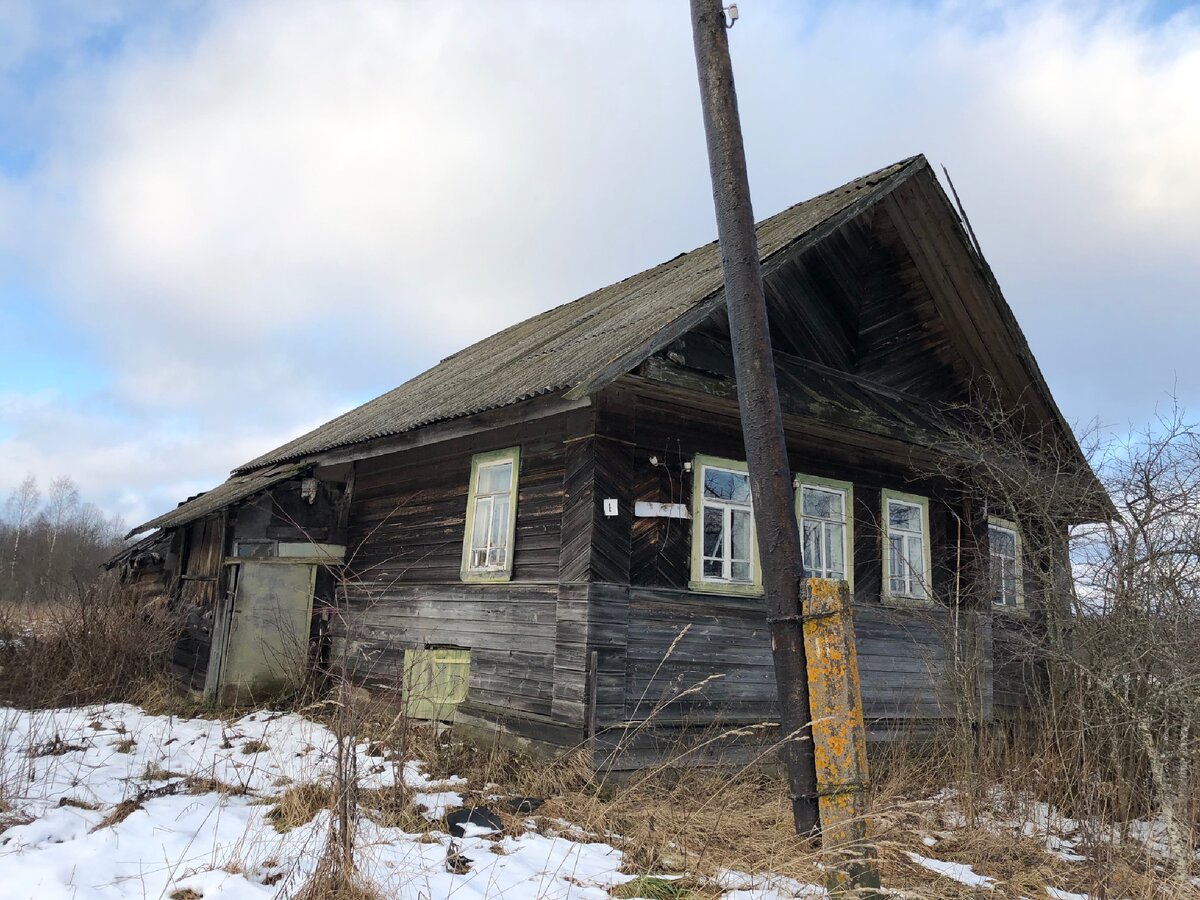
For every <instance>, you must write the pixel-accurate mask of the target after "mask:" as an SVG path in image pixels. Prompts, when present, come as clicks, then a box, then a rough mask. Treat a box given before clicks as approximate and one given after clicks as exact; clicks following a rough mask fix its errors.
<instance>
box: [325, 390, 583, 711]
mask: <svg viewBox="0 0 1200 900" xmlns="http://www.w3.org/2000/svg"><path fill="white" fill-rule="evenodd" d="M590 423H591V412H590V410H587V409H581V410H577V411H575V412H569V413H566V414H563V415H559V416H553V417H548V418H544V419H537V420H534V421H531V422H527V423H525V424H521V425H514V426H509V427H505V428H501V429H496V430H493V431H490V432H485V433H483V434H479V435H474V436H470V437H464V438H460V439H455V440H451V441H446V442H444V443H439V444H436V445H431V446H428V447H420V448H415V449H412V450H408V451H404V452H402V453H396V454H390V455H386V456H380V457H376V458H373V459H367V460H361V461H359V462H358V463H357V464H356V468H355V475H354V487H353V493H352V497H351V501H350V509H349V525H348V547H347V561H348V562H347V566H346V577H345V581H344V584H343V586H342V591H343V595H344V610H343V612H342V614H341V615H339V616H338V621H336V622H334V623H333V624H332V626H331V633H332V634H333V635H334V638H335V641H334V646H333V650H332V659H331V662H332V663H333V664H334V665H339V664H344V665H345V666H346V667H347V668H348V669H349V670H350V671H351V672H353V673H354V674H355V675H356V676H357V678H358V679H359V680H361V681H362V682H363V683H364V684H365V685H368V686H371V687H374V688H376V689H379V690H399V688H400V686H401V683H402V679H403V659H404V651H405V650H406V649H408V648H418V647H424V646H452V647H462V648H465V649H468V650H470V651H471V666H470V684H469V688H468V697H467V703H466V704H465V706H464V709H465V710H467V711H475V712H483V713H488V712H491V713H495V714H499V713H505V714H506V715H507V716H510V717H511V716H516V717H521V718H525V719H527V720H533V721H538V720H542V721H547V722H548V721H549V720H550V717H551V715H552V704H553V701H554V684H555V643H556V638H557V636H558V631H559V622H558V618H559V610H560V608H563V609H566V608H567V605H566V604H562V605H561V606H560V604H561V601H560V598H559V566H560V553H561V550H562V546H563V544H562V540H561V535H562V527H563V516H564V503H563V497H564V476H565V474H566V471H567V461H568V446H569V445H568V444H567V443H566V440H567V438H568V436H573V435H576V434H580V433H584V434H586V433H587V432H588V431H589V430H590V427H591V425H590ZM513 446H519V447H520V448H521V464H520V471H519V475H518V482H517V488H518V500H517V519H516V537H515V545H514V548H513V577H512V580H511V581H509V582H502V583H497V584H464V583H462V580H461V577H460V565H461V559H462V544H463V538H464V533H465V524H466V504H467V491H468V485H469V480H470V473H471V457H472V456H473V455H474V454H477V453H483V452H487V451H490V450H498V449H503V448H506V447H513ZM580 614H581V615H582V614H583V613H582V612H581V613H580Z"/></svg>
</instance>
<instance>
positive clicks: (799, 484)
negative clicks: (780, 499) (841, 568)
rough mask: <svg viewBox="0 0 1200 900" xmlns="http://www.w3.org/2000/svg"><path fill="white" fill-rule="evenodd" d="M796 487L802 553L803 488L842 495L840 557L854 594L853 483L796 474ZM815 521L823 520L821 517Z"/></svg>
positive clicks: (797, 522) (797, 518)
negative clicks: (842, 515)
mask: <svg viewBox="0 0 1200 900" xmlns="http://www.w3.org/2000/svg"><path fill="white" fill-rule="evenodd" d="M793 484H794V486H795V488H796V494H795V505H796V525H797V527H798V528H799V530H800V552H801V556H802V557H803V553H804V519H805V516H804V512H803V509H804V507H803V492H804V488H806V487H811V488H818V489H821V490H827V491H837V492H839V493H841V495H842V511H843V512H844V513H845V527H844V528H843V529H842V539H843V541H844V542H845V545H844V546H843V547H842V559H843V560H844V561H845V564H846V582H847V583H848V584H849V585H850V594H851V596H853V594H854V485H853V484H851V483H850V482H849V481H837V480H836V479H833V478H820V477H818V476H816V475H797V476H796V477H795V479H794V481H793ZM817 521H825V520H823V519H821V520H817Z"/></svg>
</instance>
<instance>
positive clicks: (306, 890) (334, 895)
mask: <svg viewBox="0 0 1200 900" xmlns="http://www.w3.org/2000/svg"><path fill="white" fill-rule="evenodd" d="M381 898H382V895H381V894H380V893H379V891H378V890H377V889H376V888H375V887H374V886H373V885H372V884H371V883H370V882H368V881H367V880H366V879H365V878H363V877H362V876H361V875H359V874H358V873H357V872H351V873H345V874H343V873H342V872H340V871H337V870H330V869H326V868H318V869H317V871H316V873H315V874H314V875H313V877H312V878H310V879H309V880H308V882H307V883H306V884H305V885H304V886H303V887H302V888H300V890H299V891H297V892H296V894H295V895H294V900H381Z"/></svg>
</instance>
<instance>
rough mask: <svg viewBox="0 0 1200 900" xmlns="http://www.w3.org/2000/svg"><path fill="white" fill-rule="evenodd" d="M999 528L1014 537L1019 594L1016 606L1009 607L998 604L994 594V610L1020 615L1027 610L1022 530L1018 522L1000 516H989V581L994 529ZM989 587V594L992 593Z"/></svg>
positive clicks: (1017, 589) (1016, 578) (1014, 572)
mask: <svg viewBox="0 0 1200 900" xmlns="http://www.w3.org/2000/svg"><path fill="white" fill-rule="evenodd" d="M993 528H998V529H1000V530H1001V531H1008V532H1011V533H1012V536H1013V552H1014V553H1015V554H1016V558H1015V559H1014V560H1013V563H1014V565H1013V574H1014V577H1015V581H1016V585H1015V590H1016V593H1017V596H1016V598H1015V599H1016V604H1015V605H1009V604H1007V603H998V602H996V597H995V594H994V592H993V593H992V598H991V600H992V609H994V610H995V611H997V612H1008V613H1020V612H1024V610H1025V565H1024V561H1023V560H1022V555H1023V548H1022V545H1021V529H1020V528H1018V527H1017V523H1016V522H1010V521H1009V520H1008V519H1002V518H1000V517H999V516H988V579H989V581H990V580H991V576H992V529H993ZM992 590H993V589H992V588H991V587H990V586H989V592H992Z"/></svg>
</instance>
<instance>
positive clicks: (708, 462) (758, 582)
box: [688, 454, 762, 596]
mask: <svg viewBox="0 0 1200 900" xmlns="http://www.w3.org/2000/svg"><path fill="white" fill-rule="evenodd" d="M706 468H711V469H724V470H725V471H727V472H736V473H738V474H741V475H746V476H747V477H749V474H750V473H749V470H748V468H747V466H746V463H744V462H742V461H740V460H736V459H725V458H723V457H720V456H705V455H703V454H696V456H695V458H694V459H693V460H692V511H691V515H692V571H691V580H689V581H688V589H689V590H693V591H701V592H704V593H709V594H727V595H734V596H757V595H760V594H762V565H761V564H760V563H759V559H758V530H757V527H756V524H755V521H754V497H753V496H751V498H750V503H749V506H750V579H751V580H750V581H719V580H713V579H710V578H705V577H704V470H705V469H706Z"/></svg>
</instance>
